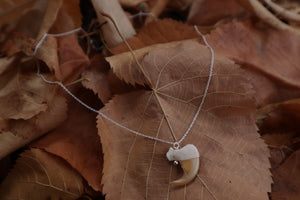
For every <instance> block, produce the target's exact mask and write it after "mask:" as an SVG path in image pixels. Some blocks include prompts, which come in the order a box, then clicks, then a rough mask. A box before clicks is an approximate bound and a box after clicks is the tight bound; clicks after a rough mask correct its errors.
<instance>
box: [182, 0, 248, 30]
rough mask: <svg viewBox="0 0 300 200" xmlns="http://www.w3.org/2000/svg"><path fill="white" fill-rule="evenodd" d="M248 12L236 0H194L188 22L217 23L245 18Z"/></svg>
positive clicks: (198, 23) (204, 24) (206, 24)
mask: <svg viewBox="0 0 300 200" xmlns="http://www.w3.org/2000/svg"><path fill="white" fill-rule="evenodd" d="M248 15H249V14H248V12H247V11H246V10H245V9H244V8H243V7H241V6H240V5H239V4H238V3H237V2H236V1H235V0H227V1H219V0H201V1H193V4H192V6H191V8H190V12H189V15H188V19H187V22H188V23H189V24H197V25H202V26H209V25H215V24H216V23H217V22H220V21H221V20H222V21H225V20H227V21H229V20H232V19H243V18H245V17H247V16H248Z"/></svg>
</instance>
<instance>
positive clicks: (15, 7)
mask: <svg viewBox="0 0 300 200" xmlns="http://www.w3.org/2000/svg"><path fill="white" fill-rule="evenodd" d="M35 3H36V2H35V0H18V1H11V0H2V1H1V5H0V27H1V26H3V25H4V24H12V22H13V21H15V20H17V19H18V18H20V17H21V16H22V15H23V14H24V13H26V12H27V11H28V10H29V9H31V8H32V7H33V6H34V4H35Z"/></svg>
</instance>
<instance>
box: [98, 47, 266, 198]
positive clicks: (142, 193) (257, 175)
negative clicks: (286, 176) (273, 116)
mask: <svg viewBox="0 0 300 200" xmlns="http://www.w3.org/2000/svg"><path fill="white" fill-rule="evenodd" d="M124 56H131V54H130V53H127V55H126V54H125V55H124ZM210 57H211V55H210V52H209V50H208V49H207V48H206V47H204V46H202V45H200V44H199V43H197V42H195V41H186V42H182V43H181V44H178V45H177V46H175V47H172V48H165V49H164V48H162V49H155V50H152V51H150V52H149V53H147V54H146V55H145V56H144V57H143V58H142V59H140V60H141V64H142V66H143V68H144V70H145V72H146V74H147V76H148V77H149V79H150V81H151V83H152V85H153V86H154V87H155V89H153V90H144V91H136V92H132V93H129V94H124V95H119V96H115V97H114V98H113V99H112V100H111V101H110V102H109V103H108V104H107V105H106V106H105V107H104V108H103V109H102V110H101V112H103V113H104V114H106V115H108V116H110V117H111V118H112V119H114V120H115V121H117V122H119V123H121V124H122V125H124V126H126V127H128V128H130V129H133V130H136V131H139V132H141V133H143V134H146V135H149V136H152V137H158V138H161V139H164V140H168V141H175V140H179V139H180V138H181V137H182V136H183V134H184V133H185V131H186V129H187V128H188V126H189V125H190V123H191V121H192V118H193V117H194V115H195V112H196V110H197V107H198V106H199V104H200V101H201V99H202V96H203V92H204V88H205V85H206V83H207V79H208V74H209V67H210ZM112 59H114V58H113V57H112V58H111V60H112ZM111 60H110V63H112V62H111ZM131 64H132V63H131ZM121 66H122V67H124V66H126V63H123V64H119V65H112V67H113V69H114V71H118V70H119V69H118V67H121ZM127 67H128V71H131V72H132V71H138V70H131V69H130V68H132V67H135V65H132V66H130V65H127ZM122 70H123V71H126V70H124V69H122ZM119 75H122V77H120V78H123V79H125V81H127V82H133V81H134V79H130V78H133V77H140V75H138V74H137V75H136V76H128V75H127V74H124V73H123V74H122V73H121V74H119ZM126 79H127V80H126ZM252 99H253V96H252V93H251V89H250V86H249V84H248V82H247V81H246V79H245V78H244V77H243V76H242V74H241V71H240V69H239V67H238V66H237V65H235V64H234V63H233V62H232V61H230V60H229V59H226V58H225V57H221V56H218V55H217V56H216V58H215V66H214V72H213V78H212V81H211V84H210V87H209V91H208V95H207V97H206V100H205V103H204V106H203V108H202V110H201V112H200V115H199V116H198V118H197V120H196V123H195V124H194V126H193V128H192V129H191V132H190V134H189V135H188V137H187V138H186V139H185V140H184V141H183V144H182V146H183V145H186V144H194V145H195V146H197V148H198V150H199V153H200V170H199V173H198V175H197V177H196V179H195V180H194V181H193V182H191V183H190V184H188V185H186V186H183V187H178V188H174V187H171V185H170V184H169V183H170V182H171V181H173V180H175V179H177V178H179V177H180V176H181V175H182V170H181V169H180V167H179V166H174V165H173V164H172V163H170V162H168V160H167V158H166V156H165V154H166V152H167V151H168V148H169V147H170V145H168V144H164V143H160V142H156V141H153V140H149V139H146V138H144V137H140V136H136V135H134V134H131V133H129V132H128V131H126V130H124V129H122V128H120V127H117V126H115V125H113V124H112V123H111V122H109V121H107V120H105V119H103V118H101V117H99V118H98V130H99V134H100V137H101V142H102V145H103V151H104V170H103V173H104V175H103V179H102V183H103V184H104V187H103V192H104V193H105V194H107V196H106V198H107V199H108V200H110V199H122V200H124V199H130V200H133V199H156V200H159V199H170V200H175V199H180V200H181V199H193V200H195V199H201V200H208V199H212V200H232V199H243V200H267V199H268V195H267V192H270V185H271V182H272V179H271V175H270V172H269V167H270V164H269V161H268V155H269V152H268V150H267V147H266V145H265V144H264V143H263V141H262V140H261V139H260V138H259V134H258V133H257V131H256V130H257V129H256V125H255V120H254V116H253V113H254V111H255V106H254V102H253V100H252Z"/></svg>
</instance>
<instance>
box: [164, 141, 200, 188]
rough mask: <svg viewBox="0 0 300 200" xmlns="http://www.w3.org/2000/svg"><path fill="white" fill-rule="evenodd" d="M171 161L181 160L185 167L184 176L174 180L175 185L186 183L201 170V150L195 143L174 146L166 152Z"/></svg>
mask: <svg viewBox="0 0 300 200" xmlns="http://www.w3.org/2000/svg"><path fill="white" fill-rule="evenodd" d="M166 156H167V158H168V160H169V161H174V163H176V161H177V163H178V162H179V163H180V166H181V168H182V169H183V176H182V177H181V178H180V179H177V180H175V181H172V182H171V184H172V185H173V186H182V185H186V184H188V183H189V182H191V181H192V180H194V178H195V177H196V176H197V174H198V171H199V157H200V156H199V151H198V149H197V147H196V146H195V145H193V144H187V145H185V146H184V147H182V148H177V147H175V148H172V147H170V149H169V151H168V152H167V154H166Z"/></svg>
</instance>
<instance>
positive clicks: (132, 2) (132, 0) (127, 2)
mask: <svg viewBox="0 0 300 200" xmlns="http://www.w3.org/2000/svg"><path fill="white" fill-rule="evenodd" d="M145 1H147V0H119V3H120V4H121V5H122V6H124V7H135V6H137V5H139V4H140V3H142V2H145Z"/></svg>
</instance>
